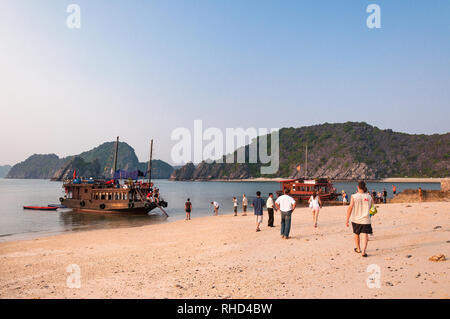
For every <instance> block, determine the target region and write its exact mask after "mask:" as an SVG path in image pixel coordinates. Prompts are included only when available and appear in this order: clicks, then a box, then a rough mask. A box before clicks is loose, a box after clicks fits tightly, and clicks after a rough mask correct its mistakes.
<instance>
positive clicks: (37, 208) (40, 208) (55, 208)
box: [23, 206, 58, 210]
mask: <svg viewBox="0 0 450 319" xmlns="http://www.w3.org/2000/svg"><path fill="white" fill-rule="evenodd" d="M23 209H32V210H57V209H58V207H48V206H43V207H41V206H23Z"/></svg>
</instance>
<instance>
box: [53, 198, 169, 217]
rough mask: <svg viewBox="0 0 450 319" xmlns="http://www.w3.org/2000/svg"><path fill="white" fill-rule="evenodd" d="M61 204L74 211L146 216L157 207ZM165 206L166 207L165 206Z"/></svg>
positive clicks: (144, 204)
mask: <svg viewBox="0 0 450 319" xmlns="http://www.w3.org/2000/svg"><path fill="white" fill-rule="evenodd" d="M61 204H63V205H64V206H66V207H67V208H71V209H73V210H75V211H81V212H86V213H101V214H118V213H119V214H147V213H149V212H150V211H152V210H153V209H155V208H157V207H158V206H157V205H156V204H155V203H152V202H142V201H138V202H129V201H101V200H78V199H62V200H61ZM165 206H167V205H165Z"/></svg>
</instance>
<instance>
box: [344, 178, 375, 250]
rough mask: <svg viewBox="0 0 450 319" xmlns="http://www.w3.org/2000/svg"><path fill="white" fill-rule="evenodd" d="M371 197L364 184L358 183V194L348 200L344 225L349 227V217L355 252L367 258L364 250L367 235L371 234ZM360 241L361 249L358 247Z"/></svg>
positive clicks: (367, 239)
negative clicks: (348, 204) (353, 235)
mask: <svg viewBox="0 0 450 319" xmlns="http://www.w3.org/2000/svg"><path fill="white" fill-rule="evenodd" d="M372 203H373V201H372V197H371V196H370V194H369V193H367V188H366V183H364V182H363V181H361V182H359V183H358V192H357V193H356V194H353V195H352V197H351V200H350V206H349V207H348V210H347V220H346V223H345V225H346V226H347V227H349V220H350V217H351V220H352V227H353V233H354V234H355V246H356V248H355V249H354V250H355V252H357V253H361V254H362V256H363V257H367V254H366V249H367V243H368V241H369V234H372V224H371V220H370V208H371V207H372ZM360 238H361V239H362V249H361V245H360Z"/></svg>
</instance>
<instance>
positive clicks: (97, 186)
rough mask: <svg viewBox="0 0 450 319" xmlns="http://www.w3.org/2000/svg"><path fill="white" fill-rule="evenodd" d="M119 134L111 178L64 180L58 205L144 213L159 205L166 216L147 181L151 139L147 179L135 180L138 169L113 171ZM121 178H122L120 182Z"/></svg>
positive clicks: (110, 211)
mask: <svg viewBox="0 0 450 319" xmlns="http://www.w3.org/2000/svg"><path fill="white" fill-rule="evenodd" d="M118 145H119V137H117V141H116V146H115V154H114V167H113V170H112V173H113V176H112V179H110V180H108V181H106V180H94V179H92V178H90V179H87V180H84V179H81V178H77V177H76V174H75V172H74V176H73V179H70V180H67V181H65V182H64V184H63V187H64V190H65V196H64V197H61V198H60V199H59V200H60V202H61V204H62V205H64V206H66V207H67V208H72V209H74V210H80V211H84V212H95V213H99V212H100V213H148V212H150V211H151V210H153V209H155V208H157V207H158V208H159V209H160V210H161V211H162V212H163V213H164V214H165V215H166V216H167V213H166V212H165V211H164V209H163V207H164V208H165V207H167V202H166V201H164V199H162V198H161V196H160V194H159V190H158V189H157V188H154V185H153V183H152V182H151V161H152V149H153V140H152V141H151V146H150V160H149V163H148V180H147V182H145V181H144V180H143V179H142V180H141V181H139V176H140V175H141V176H142V175H143V174H140V173H142V172H139V171H136V172H126V171H122V170H117V155H118V154H117V153H118ZM121 180H125V181H124V182H123V183H122V184H121V183H120V181H121Z"/></svg>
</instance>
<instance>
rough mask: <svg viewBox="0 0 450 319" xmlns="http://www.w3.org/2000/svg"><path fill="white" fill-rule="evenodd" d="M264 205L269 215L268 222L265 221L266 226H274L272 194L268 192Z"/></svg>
mask: <svg viewBox="0 0 450 319" xmlns="http://www.w3.org/2000/svg"><path fill="white" fill-rule="evenodd" d="M266 207H267V214H268V215H269V222H268V223H267V226H269V227H274V226H273V208H274V203H273V194H272V193H269V198H267V202H266Z"/></svg>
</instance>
